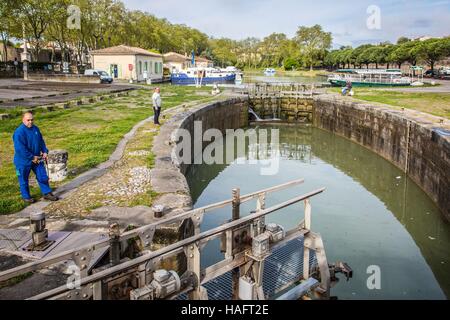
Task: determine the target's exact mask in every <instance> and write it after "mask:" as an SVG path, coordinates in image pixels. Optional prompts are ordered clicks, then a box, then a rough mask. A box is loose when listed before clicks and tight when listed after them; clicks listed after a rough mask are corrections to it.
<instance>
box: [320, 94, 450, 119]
mask: <svg viewBox="0 0 450 320" xmlns="http://www.w3.org/2000/svg"><path fill="white" fill-rule="evenodd" d="M328 91H329V92H335V93H340V88H332V89H329V90H328ZM354 91H355V95H354V96H353V98H354V99H358V100H364V101H369V102H379V103H384V104H388V105H391V106H394V107H398V108H406V109H413V110H417V111H421V112H425V113H429V114H432V115H435V116H439V117H444V118H447V119H450V93H431V92H401V91H393V90H380V89H367V88H354Z"/></svg>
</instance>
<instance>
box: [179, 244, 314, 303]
mask: <svg viewBox="0 0 450 320" xmlns="http://www.w3.org/2000/svg"><path fill="white" fill-rule="evenodd" d="M309 264H310V266H311V268H313V267H314V266H315V265H316V264H317V260H316V256H315V253H314V251H311V250H310V260H309ZM302 276H303V237H299V238H296V239H294V240H291V241H289V242H287V243H286V244H285V245H284V246H282V247H280V248H278V249H277V250H274V251H273V252H272V254H271V255H270V256H269V257H268V258H267V259H266V261H265V263H264V275H263V290H264V294H265V296H266V297H267V298H268V299H273V298H274V297H275V295H276V294H277V293H279V292H280V290H283V289H285V288H286V286H287V285H291V284H293V283H294V282H295V281H298V280H299V279H300V278H301V277H302ZM204 287H205V288H206V289H207V290H208V298H209V299H210V300H231V298H232V291H231V271H230V272H227V273H225V274H223V275H221V276H220V277H217V278H215V279H213V280H211V281H208V282H207V283H206V284H205V285H204ZM177 299H178V300H186V299H187V295H186V294H183V295H180V296H179V297H178V298H177Z"/></svg>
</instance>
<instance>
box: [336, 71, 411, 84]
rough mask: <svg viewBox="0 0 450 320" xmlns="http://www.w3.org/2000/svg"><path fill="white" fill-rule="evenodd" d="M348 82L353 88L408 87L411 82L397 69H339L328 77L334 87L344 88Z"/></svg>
mask: <svg viewBox="0 0 450 320" xmlns="http://www.w3.org/2000/svg"><path fill="white" fill-rule="evenodd" d="M349 81H350V82H351V83H352V86H354V87H378V86H390V87H397V86H410V85H411V82H412V81H411V78H409V77H402V72H401V71H400V70H399V69H339V70H336V72H335V73H334V74H333V75H331V76H329V77H328V82H330V83H331V85H332V86H334V87H344V86H345V85H346V83H347V82H349Z"/></svg>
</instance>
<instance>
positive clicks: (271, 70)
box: [264, 68, 276, 76]
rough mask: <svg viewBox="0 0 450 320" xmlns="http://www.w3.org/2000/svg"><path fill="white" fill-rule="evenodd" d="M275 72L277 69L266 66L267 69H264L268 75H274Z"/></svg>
mask: <svg viewBox="0 0 450 320" xmlns="http://www.w3.org/2000/svg"><path fill="white" fill-rule="evenodd" d="M275 73H276V71H275V69H272V68H266V69H265V70H264V74H265V75H266V76H274V75H275Z"/></svg>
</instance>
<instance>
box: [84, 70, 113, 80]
mask: <svg viewBox="0 0 450 320" xmlns="http://www.w3.org/2000/svg"><path fill="white" fill-rule="evenodd" d="M84 75H85V76H100V81H101V82H102V83H105V82H107V83H112V82H113V78H112V77H111V76H110V75H109V74H108V73H107V72H106V71H103V70H97V69H88V70H85V71H84Z"/></svg>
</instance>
